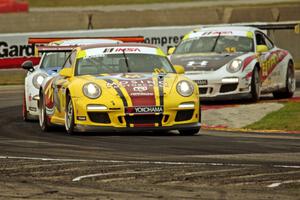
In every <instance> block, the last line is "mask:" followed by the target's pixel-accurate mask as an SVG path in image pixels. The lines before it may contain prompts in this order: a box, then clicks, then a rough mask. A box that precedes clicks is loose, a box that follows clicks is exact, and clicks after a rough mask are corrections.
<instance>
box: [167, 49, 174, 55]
mask: <svg viewBox="0 0 300 200" xmlns="http://www.w3.org/2000/svg"><path fill="white" fill-rule="evenodd" d="M174 51H175V47H171V48H169V49H168V55H172V54H173V53H174Z"/></svg>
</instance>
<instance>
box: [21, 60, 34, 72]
mask: <svg viewBox="0 0 300 200" xmlns="http://www.w3.org/2000/svg"><path fill="white" fill-rule="evenodd" d="M21 66H22V68H23V69H25V70H28V71H30V72H33V71H34V68H33V62H32V61H31V60H27V61H25V62H23V63H22V65H21Z"/></svg>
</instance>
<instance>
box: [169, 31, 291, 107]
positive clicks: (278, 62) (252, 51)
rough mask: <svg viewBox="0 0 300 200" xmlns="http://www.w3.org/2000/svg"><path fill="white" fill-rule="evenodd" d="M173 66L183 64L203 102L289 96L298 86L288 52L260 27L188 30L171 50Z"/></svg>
mask: <svg viewBox="0 0 300 200" xmlns="http://www.w3.org/2000/svg"><path fill="white" fill-rule="evenodd" d="M169 54H171V55H170V56H169V58H170V60H171V62H172V63H173V64H175V65H182V66H184V68H185V70H186V75H187V76H188V77H189V78H191V79H192V80H194V81H195V82H196V83H197V84H198V86H199V90H200V97H201V98H202V99H228V98H229V99H233V98H243V97H248V98H251V99H252V100H253V101H257V100H258V99H259V98H260V96H261V94H263V93H273V96H274V97H275V98H289V97H292V96H293V94H294V91H295V88H296V81H295V70H294V62H293V58H292V56H291V54H290V53H289V52H288V51H286V50H283V49H280V48H278V47H276V46H275V45H274V43H273V42H272V41H271V40H270V38H269V37H268V36H267V35H266V34H265V33H264V32H263V31H261V30H260V29H257V28H253V27H246V26H222V27H220V26H216V27H207V28H202V29H199V30H195V31H192V32H190V33H188V34H187V35H185V36H184V38H183V40H182V42H181V43H180V44H179V46H178V47H177V48H176V49H175V48H171V49H169Z"/></svg>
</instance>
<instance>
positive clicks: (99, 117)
mask: <svg viewBox="0 0 300 200" xmlns="http://www.w3.org/2000/svg"><path fill="white" fill-rule="evenodd" d="M88 116H89V118H90V120H91V121H92V122H95V123H102V124H109V123H110V119H109V116H108V114H107V113H105V112H88Z"/></svg>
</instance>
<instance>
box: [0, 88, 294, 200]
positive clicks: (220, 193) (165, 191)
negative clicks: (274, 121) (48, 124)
mask: <svg viewBox="0 0 300 200" xmlns="http://www.w3.org/2000/svg"><path fill="white" fill-rule="evenodd" d="M22 93H23V90H22V88H20V87H2V89H1V90H0V126H1V128H0V199H222V200H224V199H244V200H245V199H298V200H299V196H300V135H298V134H281V133H276V134H264V133H255V134H254V133H237V132H232V133H231V132H214V131H208V130H202V131H201V132H200V134H199V135H197V136H179V135H178V134H176V132H174V133H168V134H166V133H142V132H141V133H97V134H84V133H82V134H79V135H75V136H68V135H66V133H65V132H64V130H63V129H60V128H58V129H56V130H55V131H53V132H50V133H43V132H41V130H40V128H39V125H38V123H36V122H27V123H26V122H23V121H22V117H21V102H22ZM297 95H299V91H298V92H297Z"/></svg>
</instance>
